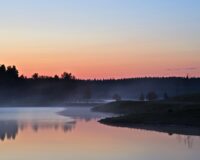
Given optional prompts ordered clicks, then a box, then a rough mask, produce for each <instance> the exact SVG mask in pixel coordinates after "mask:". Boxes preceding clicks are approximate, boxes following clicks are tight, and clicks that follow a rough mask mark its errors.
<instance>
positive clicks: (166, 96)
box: [163, 92, 169, 100]
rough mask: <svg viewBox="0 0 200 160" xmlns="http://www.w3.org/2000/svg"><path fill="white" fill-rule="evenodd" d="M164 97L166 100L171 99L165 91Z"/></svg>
mask: <svg viewBox="0 0 200 160" xmlns="http://www.w3.org/2000/svg"><path fill="white" fill-rule="evenodd" d="M163 98H164V100H168V99H169V96H168V94H167V93H166V92H165V93H164V95H163Z"/></svg>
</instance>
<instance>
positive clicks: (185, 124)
mask: <svg viewBox="0 0 200 160" xmlns="http://www.w3.org/2000/svg"><path fill="white" fill-rule="evenodd" d="M92 110H93V111H95V112H107V113H115V114H120V115H119V116H117V117H110V118H105V119H102V120H100V121H99V122H100V123H103V124H106V125H111V126H116V127H128V128H137V129H146V130H154V131H159V132H166V133H169V134H173V133H176V134H185V135H200V103H193V102H169V101H168V102H167V101H155V102H134V101H120V102H112V103H108V104H105V105H101V106H97V107H94V108H93V109H92Z"/></svg>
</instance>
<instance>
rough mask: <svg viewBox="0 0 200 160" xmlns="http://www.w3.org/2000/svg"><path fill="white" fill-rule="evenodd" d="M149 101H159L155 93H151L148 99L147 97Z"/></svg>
mask: <svg viewBox="0 0 200 160" xmlns="http://www.w3.org/2000/svg"><path fill="white" fill-rule="evenodd" d="M146 98H147V99H148V100H149V101H155V100H157V98H158V96H157V94H156V93H155V92H153V91H151V92H149V93H148V94H147V97H146Z"/></svg>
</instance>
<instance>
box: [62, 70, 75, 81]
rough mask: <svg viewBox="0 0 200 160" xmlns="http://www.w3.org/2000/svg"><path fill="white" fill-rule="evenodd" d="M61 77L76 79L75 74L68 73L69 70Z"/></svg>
mask: <svg viewBox="0 0 200 160" xmlns="http://www.w3.org/2000/svg"><path fill="white" fill-rule="evenodd" d="M61 78H62V79H64V80H75V76H73V75H72V74H71V73H67V72H64V73H63V74H62V75H61Z"/></svg>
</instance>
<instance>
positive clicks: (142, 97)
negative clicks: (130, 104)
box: [139, 93, 145, 101]
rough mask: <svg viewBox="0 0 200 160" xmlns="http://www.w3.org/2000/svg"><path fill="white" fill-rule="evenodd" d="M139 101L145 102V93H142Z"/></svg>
mask: <svg viewBox="0 0 200 160" xmlns="http://www.w3.org/2000/svg"><path fill="white" fill-rule="evenodd" d="M139 100H140V101H144V100H145V97H144V94H143V93H141V95H140V98H139Z"/></svg>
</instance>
